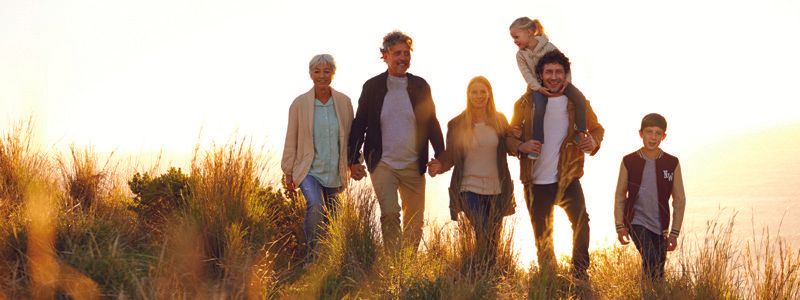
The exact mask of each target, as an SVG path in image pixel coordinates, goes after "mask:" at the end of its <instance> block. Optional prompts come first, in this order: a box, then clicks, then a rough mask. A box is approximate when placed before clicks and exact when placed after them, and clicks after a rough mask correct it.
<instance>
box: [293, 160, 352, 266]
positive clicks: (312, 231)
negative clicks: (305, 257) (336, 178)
mask: <svg viewBox="0 0 800 300" xmlns="http://www.w3.org/2000/svg"><path fill="white" fill-rule="evenodd" d="M342 189H343V188H342V187H335V188H329V187H324V186H322V185H321V184H319V181H318V180H317V179H316V178H314V177H313V176H311V175H308V176H306V177H305V178H303V181H301V182H300V191H302V192H303V197H305V198H306V217H305V220H303V231H305V235H306V245H307V249H308V252H309V253H311V252H312V251H314V248H315V246H316V244H317V240H318V239H319V235H320V231H321V229H322V226H323V225H324V224H327V223H328V221H329V219H330V216H332V215H333V213H334V212H335V211H336V207H337V206H338V203H337V202H338V201H337V200H336V196H337V195H339V193H340V192H341V191H342Z"/></svg>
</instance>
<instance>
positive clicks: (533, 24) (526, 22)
mask: <svg viewBox="0 0 800 300" xmlns="http://www.w3.org/2000/svg"><path fill="white" fill-rule="evenodd" d="M508 29H527V30H532V31H533V35H534V36H540V35H545V33H544V27H542V23H541V22H539V19H533V20H531V18H528V17H520V18H517V19H516V20H514V22H511V26H509V27H508Z"/></svg>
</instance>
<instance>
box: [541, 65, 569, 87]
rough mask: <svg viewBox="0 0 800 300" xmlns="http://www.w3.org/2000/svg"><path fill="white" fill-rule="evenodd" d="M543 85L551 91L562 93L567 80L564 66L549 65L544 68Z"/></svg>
mask: <svg viewBox="0 0 800 300" xmlns="http://www.w3.org/2000/svg"><path fill="white" fill-rule="evenodd" d="M540 77H541V78H542V85H543V86H544V87H546V88H547V89H548V90H550V91H560V90H561V87H562V86H564V83H565V82H566V79H567V73H566V72H565V71H564V66H562V65H561V64H559V63H548V64H545V65H544V67H543V68H542V74H540Z"/></svg>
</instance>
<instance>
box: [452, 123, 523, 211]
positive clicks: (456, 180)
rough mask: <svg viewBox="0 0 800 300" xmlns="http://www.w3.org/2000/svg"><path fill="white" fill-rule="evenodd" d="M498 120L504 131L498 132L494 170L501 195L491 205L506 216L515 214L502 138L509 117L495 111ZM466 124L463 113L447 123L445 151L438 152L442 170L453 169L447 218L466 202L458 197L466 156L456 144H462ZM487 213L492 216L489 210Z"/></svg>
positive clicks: (504, 144)
mask: <svg viewBox="0 0 800 300" xmlns="http://www.w3.org/2000/svg"><path fill="white" fill-rule="evenodd" d="M497 117H498V118H499V121H500V123H501V124H502V125H503V128H504V130H503V133H502V135H501V136H499V137H498V138H499V141H498V143H497V173H498V175H500V191H501V192H500V195H498V196H497V198H496V201H498V202H497V204H498V205H493V206H492V208H497V209H499V212H498V214H499V216H508V215H512V214H514V209H515V207H516V203H515V202H514V182H513V181H512V180H511V173H510V172H509V171H508V160H507V156H508V154H509V153H510V152H509V151H508V150H507V149H506V144H507V143H505V142H504V140H505V139H506V138H507V135H506V132H508V120H507V119H506V117H505V116H504V115H503V114H500V113H498V114H497ZM465 126H472V122H471V121H469V120H467V119H466V117H465V114H464V113H462V114H460V115H458V116H456V117H455V118H453V119H452V120H450V122H448V123H447V147H446V148H445V151H443V152H442V154H441V155H440V156H439V158H438V159H439V160H440V161H441V163H442V170H448V169H450V168H451V167H454V166H455V168H454V169H453V174H452V177H450V188H449V189H448V190H449V194H450V219H452V220H457V217H458V213H459V212H461V211H464V208H466V202H465V201H464V199H462V197H461V192H460V191H461V180H462V179H463V177H464V163H465V156H466V154H465V153H464V150H463V149H461V147H458V146H457V145H463V144H464V142H463V141H461V139H463V138H464V134H462V133H463V132H464V128H465ZM490 215H492V216H495V215H494V214H493V213H492V212H490Z"/></svg>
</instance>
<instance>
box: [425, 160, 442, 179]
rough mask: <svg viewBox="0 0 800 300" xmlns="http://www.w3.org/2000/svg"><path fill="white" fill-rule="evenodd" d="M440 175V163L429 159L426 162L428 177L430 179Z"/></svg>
mask: <svg viewBox="0 0 800 300" xmlns="http://www.w3.org/2000/svg"><path fill="white" fill-rule="evenodd" d="M439 174H442V162H440V161H439V160H438V159H435V158H434V159H431V161H430V162H428V175H430V176H431V177H436V175H439Z"/></svg>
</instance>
